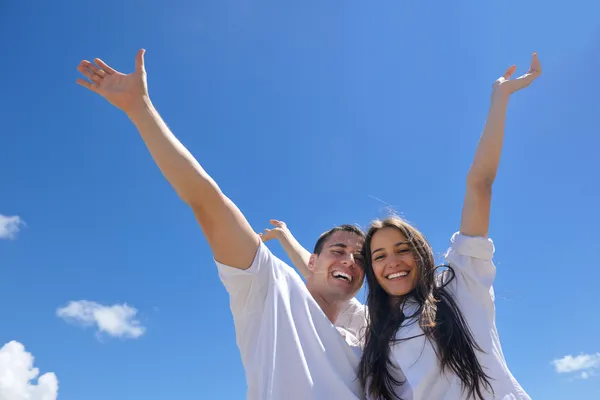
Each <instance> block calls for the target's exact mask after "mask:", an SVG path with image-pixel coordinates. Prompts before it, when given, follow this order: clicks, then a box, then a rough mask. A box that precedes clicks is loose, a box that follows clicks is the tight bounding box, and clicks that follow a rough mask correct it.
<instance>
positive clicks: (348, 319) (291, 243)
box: [259, 219, 367, 342]
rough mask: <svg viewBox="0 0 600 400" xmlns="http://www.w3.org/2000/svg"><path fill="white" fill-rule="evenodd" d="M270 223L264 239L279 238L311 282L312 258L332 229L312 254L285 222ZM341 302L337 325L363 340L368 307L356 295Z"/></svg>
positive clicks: (300, 270)
mask: <svg viewBox="0 0 600 400" xmlns="http://www.w3.org/2000/svg"><path fill="white" fill-rule="evenodd" d="M270 223H271V225H273V226H274V228H272V229H268V228H267V229H265V232H264V233H260V234H259V236H260V238H261V239H262V241H263V242H268V241H269V240H272V239H277V240H278V241H279V243H280V244H281V247H283V249H284V250H285V252H286V254H287V256H288V257H289V259H290V260H291V261H292V264H293V265H294V266H295V267H296V269H297V270H298V272H299V273H300V274H301V275H302V276H304V277H305V278H306V279H307V282H310V281H311V276H312V274H313V272H312V267H311V263H312V260H313V259H314V257H315V255H316V254H320V253H321V249H322V242H323V240H324V239H326V238H327V235H328V233H329V232H331V231H328V232H326V233H324V234H322V235H321V237H320V238H319V240H318V241H317V244H316V245H315V248H314V250H313V253H312V254H311V253H310V251H308V250H306V249H305V248H304V247H303V246H302V245H301V244H300V242H298V240H297V239H296V238H295V237H294V235H293V234H292V232H291V231H290V229H289V228H288V226H287V224H286V223H285V222H283V221H278V220H276V219H272V220H271V221H270ZM345 226H348V225H345ZM350 226H351V227H352V228H353V229H357V228H355V227H354V226H352V225H350ZM334 229H336V228H334ZM359 232H360V235H361V236H363V235H364V233H362V231H359ZM309 291H310V288H309ZM340 303H341V304H339V309H340V311H339V313H338V315H337V318H336V319H335V325H336V326H338V327H341V328H343V331H342V334H345V333H346V332H350V333H351V334H352V335H353V336H354V337H355V338H356V340H357V341H358V342H361V341H362V340H363V339H364V337H365V329H366V326H367V307H366V306H365V305H364V304H361V303H360V302H359V301H358V300H356V298H355V297H352V298H351V299H350V300H349V301H347V302H346V304H344V303H343V302H340Z"/></svg>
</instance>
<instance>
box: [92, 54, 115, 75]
mask: <svg viewBox="0 0 600 400" xmlns="http://www.w3.org/2000/svg"><path fill="white" fill-rule="evenodd" d="M94 62H95V63H96V64H98V66H99V67H100V68H102V70H103V71H104V72H106V74H107V75H112V74H115V73H117V71H116V70H115V69H113V68H112V67H111V66H110V65H108V64H107V63H105V62H104V61H102V60H101V59H99V58H94Z"/></svg>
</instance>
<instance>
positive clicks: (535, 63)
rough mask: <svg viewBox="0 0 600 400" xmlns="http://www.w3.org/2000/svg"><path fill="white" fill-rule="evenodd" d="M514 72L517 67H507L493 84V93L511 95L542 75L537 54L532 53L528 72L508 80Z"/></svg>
mask: <svg viewBox="0 0 600 400" xmlns="http://www.w3.org/2000/svg"><path fill="white" fill-rule="evenodd" d="M516 70H517V67H516V66H515V65H513V66H511V67H509V68H508V69H507V70H506V72H505V73H504V75H502V76H501V77H500V78H498V80H496V82H494V85H493V89H494V92H495V93H501V94H505V95H511V94H513V93H514V92H516V91H519V90H521V89H523V88H526V87H527V86H529V85H531V82H533V81H534V80H535V79H536V78H537V77H538V76H540V75H541V74H542V65H541V64H540V60H539V59H538V56H537V54H536V53H533V55H532V56H531V64H530V66H529V71H527V72H526V73H525V74H523V75H521V76H519V77H518V78H516V79H510V78H511V76H512V75H513V74H514V73H515V71H516Z"/></svg>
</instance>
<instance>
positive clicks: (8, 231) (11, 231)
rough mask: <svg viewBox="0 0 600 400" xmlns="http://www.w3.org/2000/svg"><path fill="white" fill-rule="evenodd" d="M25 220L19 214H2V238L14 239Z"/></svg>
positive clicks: (0, 218)
mask: <svg viewBox="0 0 600 400" xmlns="http://www.w3.org/2000/svg"><path fill="white" fill-rule="evenodd" d="M24 224H25V222H24V221H23V220H22V219H21V217H19V216H17V215H13V216H10V217H9V216H6V215H2V214H0V239H14V238H16V237H17V233H19V231H20V230H21V225H24Z"/></svg>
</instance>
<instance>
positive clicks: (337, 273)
mask: <svg viewBox="0 0 600 400" xmlns="http://www.w3.org/2000/svg"><path fill="white" fill-rule="evenodd" d="M333 277H334V278H342V279H346V280H347V281H348V282H352V277H351V276H350V275H348V274H347V273H345V272H342V271H335V272H334V273H333Z"/></svg>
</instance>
